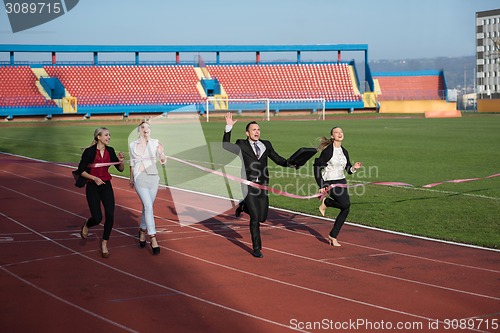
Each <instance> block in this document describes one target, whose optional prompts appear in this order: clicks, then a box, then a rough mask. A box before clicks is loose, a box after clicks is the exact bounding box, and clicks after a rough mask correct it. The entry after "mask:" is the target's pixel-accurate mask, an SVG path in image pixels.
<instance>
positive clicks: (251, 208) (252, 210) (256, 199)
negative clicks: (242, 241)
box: [243, 186, 269, 250]
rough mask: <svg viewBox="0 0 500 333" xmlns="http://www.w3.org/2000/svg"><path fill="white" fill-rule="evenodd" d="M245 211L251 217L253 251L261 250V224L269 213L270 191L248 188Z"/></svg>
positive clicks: (244, 205)
mask: <svg viewBox="0 0 500 333" xmlns="http://www.w3.org/2000/svg"><path fill="white" fill-rule="evenodd" d="M243 211H244V212H245V213H247V214H248V215H250V235H251V236H252V246H253V249H254V250H261V249H262V240H261V239H260V222H265V221H266V220H267V212H268V211H269V195H268V191H265V190H261V189H259V188H255V187H252V186H248V192H247V195H246V197H245V200H244V204H243Z"/></svg>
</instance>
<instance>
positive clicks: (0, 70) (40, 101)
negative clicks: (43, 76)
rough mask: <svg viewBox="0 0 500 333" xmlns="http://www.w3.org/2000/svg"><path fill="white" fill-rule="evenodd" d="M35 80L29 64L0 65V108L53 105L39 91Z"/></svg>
mask: <svg viewBox="0 0 500 333" xmlns="http://www.w3.org/2000/svg"><path fill="white" fill-rule="evenodd" d="M36 82H37V77H36V76H35V74H34V73H33V72H32V70H31V68H30V67H29V66H0V108H2V107H3V108H22V107H27V106H29V107H46V106H54V105H55V104H54V102H53V101H52V100H47V99H45V97H44V96H43V95H42V94H41V93H40V91H39V90H38V88H37V86H36Z"/></svg>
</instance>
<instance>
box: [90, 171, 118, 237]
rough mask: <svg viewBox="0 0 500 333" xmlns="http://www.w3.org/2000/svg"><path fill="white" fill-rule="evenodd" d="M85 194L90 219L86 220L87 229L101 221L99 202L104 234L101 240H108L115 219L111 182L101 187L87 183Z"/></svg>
mask: <svg viewBox="0 0 500 333" xmlns="http://www.w3.org/2000/svg"><path fill="white" fill-rule="evenodd" d="M85 194H86V195H87V203H88V205H89V209H90V214H91V215H92V217H91V218H89V219H88V220H87V227H89V228H92V227H93V226H96V225H98V224H99V223H101V221H102V211H101V202H102V206H103V207H104V219H105V221H104V232H103V234H102V239H105V240H108V239H109V236H110V235H111V230H112V229H113V223H114V219H115V195H114V192H113V187H112V186H111V181H109V180H108V181H107V182H105V183H104V184H103V185H99V186H98V185H97V184H96V183H94V182H89V183H87V186H86V190H85Z"/></svg>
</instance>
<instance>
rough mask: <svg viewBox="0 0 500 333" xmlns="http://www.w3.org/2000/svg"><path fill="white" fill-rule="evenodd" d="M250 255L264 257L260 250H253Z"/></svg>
mask: <svg viewBox="0 0 500 333" xmlns="http://www.w3.org/2000/svg"><path fill="white" fill-rule="evenodd" d="M252 255H253V256H254V257H255V258H264V255H263V254H262V252H260V250H253V252H252Z"/></svg>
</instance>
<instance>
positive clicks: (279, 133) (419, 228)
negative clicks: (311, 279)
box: [0, 114, 500, 248]
mask: <svg viewBox="0 0 500 333" xmlns="http://www.w3.org/2000/svg"><path fill="white" fill-rule="evenodd" d="M237 119H240V120H239V121H238V122H237V123H236V125H235V128H234V129H233V137H232V141H233V142H234V141H235V140H236V139H237V138H244V136H245V134H244V127H245V125H246V123H247V122H248V121H249V120H250V118H237ZM290 119H292V121H290ZM290 119H288V120H281V119H279V120H278V118H274V119H273V120H272V121H270V122H266V121H263V120H259V119H256V120H258V121H259V123H260V126H261V132H262V138H263V139H268V140H271V142H272V143H273V146H274V148H275V150H276V151H277V152H278V153H279V154H281V155H282V156H283V157H285V158H287V157H288V156H290V155H291V154H292V153H293V152H294V151H295V150H296V149H297V148H299V147H302V146H306V147H314V146H316V145H317V138H318V137H320V136H328V135H329V131H330V129H331V127H333V126H334V125H335V126H340V127H342V128H343V130H344V134H345V139H344V146H345V147H346V148H347V149H348V150H349V153H350V155H351V160H352V161H353V162H354V161H362V162H363V164H364V168H363V169H361V170H359V171H358V173H357V174H356V175H354V176H347V179H348V181H350V182H351V183H352V184H355V183H360V182H361V183H368V182H379V181H399V182H405V183H409V184H412V185H414V186H412V187H409V188H401V187H388V186H380V185H370V184H368V185H366V186H363V187H356V188H353V189H352V190H351V201H352V206H351V213H350V215H349V217H348V221H351V222H355V223H359V224H363V225H368V226H372V227H376V228H383V229H389V230H394V231H400V232H405V233H410V234H415V235H420V236H427V237H431V238H436V239H443V240H449V241H454V242H462V243H468V244H474V245H479V246H485V247H491V248H499V247H500V177H495V178H490V179H481V180H478V181H472V182H467V183H445V184H443V185H439V186H436V187H434V188H431V189H424V188H422V186H423V185H425V184H429V183H434V182H438V181H444V180H452V179H463V178H475V177H479V178H484V177H486V176H489V175H492V174H496V173H500V167H499V162H500V153H499V150H498V148H499V143H500V130H499V129H500V115H492V114H464V116H463V117H462V118H453V119H425V118H421V117H406V116H402V117H396V116H392V117H387V116H386V117H383V116H381V115H370V116H362V115H342V116H331V117H330V118H329V119H328V120H326V121H318V120H304V121H300V120H298V119H293V118H290ZM252 120H253V119H252ZM135 125H136V123H135V122H126V121H112V122H111V121H108V122H106V121H105V120H87V121H72V122H69V121H50V122H44V123H4V124H0V151H2V152H9V153H15V154H19V155H24V156H30V157H34V158H39V159H43V160H48V161H55V162H78V160H79V158H80V154H81V150H80V149H79V148H80V147H84V146H88V145H89V144H90V141H91V139H92V133H93V130H94V128H95V127H98V126H106V127H108V128H109V129H110V131H111V137H112V139H111V146H113V147H114V148H115V149H116V150H122V151H127V150H128V149H127V144H128V140H127V138H128V136H129V134H130V133H131V131H133V129H134V127H135ZM202 128H203V131H204V135H205V138H206V140H207V142H218V141H220V140H221V139H222V133H223V128H224V123H223V119H222V118H219V119H217V118H212V121H211V122H210V123H202ZM153 134H154V133H153ZM186 135H188V133H186ZM166 144H167V145H168V143H166ZM270 164H271V172H272V174H271V178H272V179H271V185H272V186H274V187H277V188H280V189H285V190H286V191H288V192H291V193H296V194H300V195H310V194H313V193H314V192H315V191H317V187H316V184H315V181H314V179H313V177H312V161H311V163H308V164H307V165H306V166H304V167H303V168H301V169H299V170H294V169H283V168H281V167H278V166H276V165H275V164H274V163H272V162H271V163H270ZM167 167H169V166H167ZM124 174H125V175H127V174H128V171H127V169H126V172H125V173H124ZM271 205H272V206H275V207H282V208H286V209H291V210H294V211H299V212H304V213H309V214H314V215H318V214H319V212H318V209H317V207H318V205H319V202H318V201H317V200H315V199H313V200H297V199H290V198H286V197H282V196H276V195H271ZM336 214H337V211H336V210H334V209H329V210H328V211H327V216H329V217H335V216H336ZM341 237H342V234H341V235H340V238H341Z"/></svg>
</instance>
